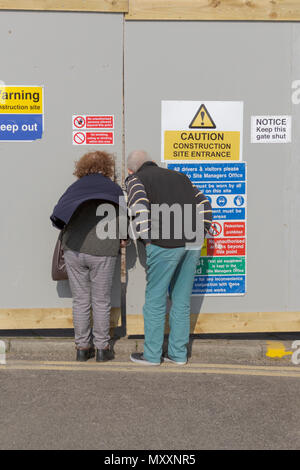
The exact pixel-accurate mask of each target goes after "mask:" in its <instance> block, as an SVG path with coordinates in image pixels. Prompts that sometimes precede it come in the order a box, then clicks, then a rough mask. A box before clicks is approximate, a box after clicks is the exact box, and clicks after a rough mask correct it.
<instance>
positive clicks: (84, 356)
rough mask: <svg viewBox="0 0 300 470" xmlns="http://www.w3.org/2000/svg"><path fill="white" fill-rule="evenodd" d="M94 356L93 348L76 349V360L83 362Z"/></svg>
mask: <svg viewBox="0 0 300 470" xmlns="http://www.w3.org/2000/svg"><path fill="white" fill-rule="evenodd" d="M94 356H95V349H94V348H90V349H77V356H76V361H79V362H85V361H88V360H89V359H90V358H91V357H94Z"/></svg>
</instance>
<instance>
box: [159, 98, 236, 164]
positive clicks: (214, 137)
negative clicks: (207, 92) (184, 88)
mask: <svg viewBox="0 0 300 470" xmlns="http://www.w3.org/2000/svg"><path fill="white" fill-rule="evenodd" d="M193 116H194V117H193ZM242 153H243V103H242V102H241V101H205V100H199V101H174V100H173V101H162V107H161V160H162V162H174V161H176V163H177V162H178V163H179V162H181V163H183V162H187V163H193V162H200V161H201V162H202V161H203V162H224V163H227V162H235V161H239V160H242Z"/></svg>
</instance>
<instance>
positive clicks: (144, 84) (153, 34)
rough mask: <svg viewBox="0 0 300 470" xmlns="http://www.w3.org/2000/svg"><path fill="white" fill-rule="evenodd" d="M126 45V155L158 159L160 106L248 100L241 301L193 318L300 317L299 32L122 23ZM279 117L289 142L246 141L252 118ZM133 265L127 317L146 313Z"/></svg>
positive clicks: (215, 305) (207, 306)
mask: <svg viewBox="0 0 300 470" xmlns="http://www.w3.org/2000/svg"><path fill="white" fill-rule="evenodd" d="M125 38H126V42H125V45H126V49H125V51H126V55H125V57H126V62H125V63H126V69H125V72H126V73H125V91H126V95H125V96H126V151H127V153H128V152H129V151H131V150H133V149H134V148H144V149H145V150H147V151H148V152H149V153H150V154H151V156H152V157H153V159H155V160H156V161H158V162H159V161H160V107H161V100H195V101H197V100H211V101H218V100H220V101H243V102H244V145H243V156H244V160H245V161H246V162H247V168H248V170H247V172H248V251H247V258H248V263H247V271H248V274H247V294H246V295H245V296H242V297H234V298H233V297H229V296H227V297H226V296H222V297H205V298H204V299H203V298H201V297H194V298H193V300H192V312H194V313H198V312H199V311H200V309H201V312H203V313H206V312H208V313H209V312H220V313H226V312H257V311H262V312H264V311H285V310H299V304H300V296H299V289H298V282H299V277H300V276H299V274H300V273H299V259H298V258H299V254H298V250H297V249H296V246H297V235H296V233H299V230H298V229H299V228H300V227H299V222H298V221H297V222H296V220H297V216H296V214H297V213H298V214H299V210H298V209H300V207H299V202H295V201H298V199H299V197H298V194H297V188H298V187H299V183H298V181H299V179H298V177H297V175H299V163H298V160H299V158H298V156H297V153H298V148H299V145H297V144H296V142H297V141H298V137H296V134H297V128H298V126H299V118H300V116H299V111H297V110H296V109H295V106H293V105H292V102H291V82H292V79H293V77H294V75H297V74H298V78H300V73H298V72H300V70H299V66H300V65H299V53H298V50H299V47H300V45H299V42H300V40H299V39H298V38H299V25H298V24H291V23H284V24H275V23H270V24H266V23H250V22H249V23H239V22H235V23H231V22H224V23H214V22H135V23H127V24H126V35H125ZM297 64H298V65H297ZM296 78H297V77H296ZM297 109H298V108H297ZM284 114H287V115H292V116H293V136H292V138H293V144H276V145H275V144H274V145H268V144H251V143H250V119H251V115H284ZM296 139H297V140H296ZM295 170H297V174H296V173H295ZM291 176H293V183H291V180H290V178H291ZM291 184H292V186H291ZM291 200H294V203H293V206H292V207H291V204H290V201H291ZM292 212H293V214H292ZM292 232H293V233H292ZM291 243H292V244H293V248H291V245H290V244H291ZM131 250H132V248H131ZM134 260H135V256H134V254H131V255H130V256H129V268H130V271H129V281H128V296H127V311H128V313H129V314H130V313H132V314H138V313H142V305H143V287H144V282H145V278H144V273H143V268H142V267H141V265H140V263H139V262H138V261H137V262H135V261H134Z"/></svg>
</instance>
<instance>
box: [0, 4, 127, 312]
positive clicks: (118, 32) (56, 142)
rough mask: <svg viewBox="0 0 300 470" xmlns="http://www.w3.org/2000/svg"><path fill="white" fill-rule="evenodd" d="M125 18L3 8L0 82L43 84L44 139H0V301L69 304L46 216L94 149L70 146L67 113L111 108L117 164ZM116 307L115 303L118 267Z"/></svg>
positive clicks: (3, 304)
mask: <svg viewBox="0 0 300 470" xmlns="http://www.w3.org/2000/svg"><path fill="white" fill-rule="evenodd" d="M122 41H123V16H122V15H119V14H89V13H42V12H35V13H33V12H1V15H0V42H1V45H2V59H1V72H0V80H1V81H4V82H5V83H6V84H7V85H44V87H45V89H44V92H45V94H44V102H45V130H44V135H43V138H42V139H41V140H40V141H36V142H32V143H19V142H18V143H1V145H0V158H1V172H0V175H1V176H0V178H1V183H0V184H1V199H0V210H1V221H2V222H1V231H0V253H1V255H0V262H1V270H0V286H1V299H0V308H34V307H37V308H38V307H47V308H54V307H70V306H71V299H70V291H69V288H68V285H67V283H66V282H63V283H58V285H57V283H55V282H53V281H52V280H51V257H52V251H53V248H54V245H55V241H56V238H57V236H58V231H57V230H56V229H54V228H52V227H51V224H50V220H49V216H50V214H51V212H52V209H53V207H54V205H55V204H56V202H57V200H58V198H59V196H60V195H61V194H62V193H63V191H64V190H65V189H66V187H67V186H68V185H69V184H71V183H72V182H73V181H74V177H73V176H72V173H73V167H74V160H77V159H78V158H79V157H80V156H81V155H82V154H83V153H84V152H86V151H88V150H91V149H95V148H97V147H92V146H86V147H81V148H80V147H76V146H72V115H73V114H79V113H82V114H106V115H110V114H114V116H115V145H114V146H113V147H108V146H107V147H99V148H102V149H103V148H105V149H106V150H109V151H113V152H114V153H116V154H117V157H118V172H119V173H120V171H121V165H120V161H121V151H122V138H121V136H122V83H123V82H122V60H123V57H122V54H123V43H122ZM113 298H114V306H119V281H118V273H117V274H116V282H115V291H114V296H113Z"/></svg>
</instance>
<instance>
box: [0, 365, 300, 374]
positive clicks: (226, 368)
mask: <svg viewBox="0 0 300 470" xmlns="http://www.w3.org/2000/svg"><path fill="white" fill-rule="evenodd" d="M8 370H55V371H80V372H88V371H93V372H107V371H109V372H137V373H141V372H150V373H164V374H168V373H171V374H172V373H173V374H174V373H177V374H178V373H184V374H221V375H222V374H223V375H249V376H269V377H296V378H300V367H299V368H297V367H293V366H291V367H280V366H278V367H274V366H248V365H236V364H191V363H190V364H188V365H187V366H175V365H172V364H162V365H161V366H159V367H156V366H140V365H138V364H133V363H132V362H114V363H104V364H99V363H96V362H94V363H91V362H90V363H76V362H75V361H74V362H71V361H70V362H68V361H34V362H33V361H32V362H28V361H9V362H8V363H7V364H6V365H1V366H0V373H1V371H8Z"/></svg>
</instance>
